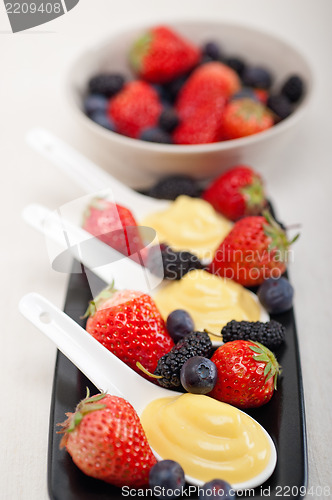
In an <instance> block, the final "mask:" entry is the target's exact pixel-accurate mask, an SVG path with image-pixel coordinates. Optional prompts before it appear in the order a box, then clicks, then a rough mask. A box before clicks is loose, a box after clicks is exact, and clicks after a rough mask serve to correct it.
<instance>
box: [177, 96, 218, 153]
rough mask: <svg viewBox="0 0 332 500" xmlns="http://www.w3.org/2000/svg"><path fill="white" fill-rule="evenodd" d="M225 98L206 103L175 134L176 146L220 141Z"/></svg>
mask: <svg viewBox="0 0 332 500" xmlns="http://www.w3.org/2000/svg"><path fill="white" fill-rule="evenodd" d="M224 102H225V100H224V98H222V99H219V100H218V101H216V102H213V101H211V102H209V103H204V104H203V105H201V106H200V107H198V108H197V109H195V111H194V113H193V114H192V115H191V116H190V118H187V119H186V120H184V121H182V122H181V123H180V124H179V125H178V126H177V127H176V129H175V130H174V132H173V136H172V137H173V142H174V144H207V143H211V142H217V141H219V140H220V129H221V116H222V110H223V108H224Z"/></svg>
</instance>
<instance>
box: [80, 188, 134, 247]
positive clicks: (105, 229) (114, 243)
mask: <svg viewBox="0 0 332 500" xmlns="http://www.w3.org/2000/svg"><path fill="white" fill-rule="evenodd" d="M83 228H84V229H85V230H86V231H88V232H89V233H91V234H93V235H94V236H96V237H97V238H98V239H100V240H101V241H103V242H104V243H106V244H107V245H109V246H110V247H112V248H115V250H117V251H118V252H121V253H122V254H123V255H127V256H128V255H133V254H136V253H138V252H139V251H141V250H142V249H143V246H144V245H143V243H142V240H141V236H140V233H139V230H138V227H137V223H136V220H135V218H134V216H133V214H132V213H131V212H130V210H128V208H125V207H122V206H121V205H117V204H115V203H112V202H111V201H108V200H106V199H104V198H95V199H93V200H92V202H91V203H90V205H89V206H88V207H87V209H86V211H85V214H84V217H83Z"/></svg>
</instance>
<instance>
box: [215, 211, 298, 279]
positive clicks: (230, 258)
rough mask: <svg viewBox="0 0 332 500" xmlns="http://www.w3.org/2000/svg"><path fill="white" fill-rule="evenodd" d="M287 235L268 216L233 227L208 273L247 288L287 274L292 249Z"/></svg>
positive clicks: (255, 217)
mask: <svg viewBox="0 0 332 500" xmlns="http://www.w3.org/2000/svg"><path fill="white" fill-rule="evenodd" d="M298 236H299V235H297V236H295V238H293V240H291V241H289V240H288V238H287V235H286V233H285V231H284V230H283V229H282V228H281V227H280V226H279V224H277V222H276V221H275V220H274V219H273V217H272V216H271V215H270V214H269V213H268V212H267V211H265V212H264V216H259V215H257V216H251V217H244V218H243V219H240V220H239V221H237V222H236V223H235V224H234V227H233V229H232V230H231V231H230V233H228V235H227V236H226V238H225V239H224V241H223V242H222V243H221V244H220V246H219V248H218V249H217V250H216V252H215V254H214V258H213V261H212V263H211V264H210V266H209V268H208V270H209V271H210V272H211V273H213V274H217V275H218V276H223V277H225V278H230V279H233V280H234V281H237V282H238V283H240V284H241V285H244V286H256V285H260V284H261V283H263V281H264V280H265V279H267V278H271V277H272V278H273V277H274V278H276V277H279V276H280V275H281V274H282V273H284V272H285V270H286V262H287V258H288V251H289V247H290V245H291V244H292V243H293V242H294V241H295V240H296V239H297V238H298Z"/></svg>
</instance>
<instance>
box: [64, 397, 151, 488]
mask: <svg viewBox="0 0 332 500" xmlns="http://www.w3.org/2000/svg"><path fill="white" fill-rule="evenodd" d="M66 415H67V420H66V421H65V422H63V423H62V424H58V425H61V426H62V430H61V431H60V432H61V433H62V434H63V437H62V440H61V444H60V448H63V447H66V449H67V451H68V453H69V454H70V455H71V457H72V459H73V461H74V463H75V464H76V465H77V467H79V468H80V469H81V470H82V472H84V474H87V475H88V476H91V477H94V478H96V479H101V480H103V481H106V482H107V483H111V484H113V485H115V486H132V487H136V488H137V487H139V486H145V485H147V484H148V482H149V471H150V469H151V467H153V465H154V464H155V463H156V462H157V461H156V459H155V457H154V455H153V453H152V450H151V448H150V446H149V443H148V441H147V439H146V435H145V433H144V430H143V428H142V425H141V422H140V420H139V418H138V415H137V413H136V412H135V410H134V408H133V407H132V406H131V404H130V403H128V401H126V400H125V399H122V398H119V397H117V396H110V395H109V394H96V395H95V396H92V397H89V392H88V394H87V397H86V398H85V399H83V400H82V401H81V402H80V403H79V404H78V405H77V407H76V410H75V412H74V413H67V414H66Z"/></svg>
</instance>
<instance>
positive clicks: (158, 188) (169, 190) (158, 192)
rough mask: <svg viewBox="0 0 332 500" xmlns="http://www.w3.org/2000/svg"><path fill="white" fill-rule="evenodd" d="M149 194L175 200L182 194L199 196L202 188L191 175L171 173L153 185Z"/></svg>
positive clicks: (162, 198)
mask: <svg viewBox="0 0 332 500" xmlns="http://www.w3.org/2000/svg"><path fill="white" fill-rule="evenodd" d="M148 194H149V196H152V197H153V198H158V199H160V200H175V199H176V198H177V197H178V196H180V195H181V194H185V195H187V196H191V197H192V198H197V197H199V196H200V194H201V189H200V188H199V187H198V185H197V183H196V181H195V179H193V178H192V177H190V176H189V175H170V176H168V177H164V178H163V179H161V180H160V181H158V182H157V184H155V185H154V186H152V188H150V189H149V192H148Z"/></svg>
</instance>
